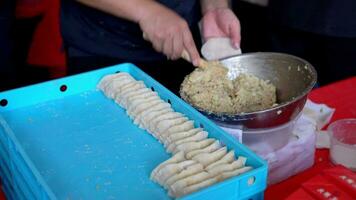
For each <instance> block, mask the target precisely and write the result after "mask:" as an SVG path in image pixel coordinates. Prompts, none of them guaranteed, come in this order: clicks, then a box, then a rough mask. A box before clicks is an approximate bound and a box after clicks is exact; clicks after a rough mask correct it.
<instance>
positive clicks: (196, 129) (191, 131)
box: [164, 128, 203, 146]
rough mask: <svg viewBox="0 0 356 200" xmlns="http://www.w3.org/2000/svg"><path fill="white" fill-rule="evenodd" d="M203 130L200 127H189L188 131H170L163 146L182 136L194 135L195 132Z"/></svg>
mask: <svg viewBox="0 0 356 200" xmlns="http://www.w3.org/2000/svg"><path fill="white" fill-rule="evenodd" d="M200 131H203V129H202V128H194V129H191V130H189V131H182V132H178V133H172V134H170V135H168V137H167V139H166V141H165V143H164V144H165V146H168V145H169V144H171V143H172V142H175V141H178V140H181V139H183V138H186V137H190V136H192V135H195V134H196V133H197V132H200Z"/></svg>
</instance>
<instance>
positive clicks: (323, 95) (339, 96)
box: [0, 77, 356, 200]
mask: <svg viewBox="0 0 356 200" xmlns="http://www.w3.org/2000/svg"><path fill="white" fill-rule="evenodd" d="M310 99H311V100H313V101H314V102H316V103H325V104H327V105H328V106H330V107H333V108H336V112H335V114H334V116H333V118H332V121H335V120H337V119H343V118H356V77H353V78H350V79H347V80H344V81H340V82H337V83H333V84H331V85H328V86H325V87H322V88H319V89H316V90H314V91H312V93H311V94H310ZM328 156H329V151H328V150H317V151H316V155H315V164H314V166H313V167H312V168H310V169H308V170H306V171H304V172H302V173H300V174H298V175H296V176H293V177H291V178H289V179H287V180H286V181H283V182H281V183H279V184H275V185H273V186H270V187H268V188H267V190H266V193H265V198H266V199H267V200H268V199H271V200H279V199H284V198H286V197H287V196H288V195H290V194H291V193H292V192H294V191H295V190H296V189H298V188H299V187H300V184H301V183H303V182H304V181H306V180H308V179H309V178H311V177H313V176H314V175H315V174H318V173H319V172H320V171H321V170H323V169H326V168H329V167H331V166H332V164H331V163H330V161H329V157H328ZM3 199H5V197H4V195H3V194H2V193H1V191H0V200H3Z"/></svg>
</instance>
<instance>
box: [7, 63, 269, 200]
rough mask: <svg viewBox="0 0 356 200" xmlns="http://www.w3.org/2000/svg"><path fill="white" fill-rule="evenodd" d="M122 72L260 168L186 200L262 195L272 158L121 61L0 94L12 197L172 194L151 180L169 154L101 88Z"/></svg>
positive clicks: (154, 196) (159, 196) (160, 196)
mask: <svg viewBox="0 0 356 200" xmlns="http://www.w3.org/2000/svg"><path fill="white" fill-rule="evenodd" d="M117 71H123V72H128V73H130V74H131V75H132V76H133V77H134V78H136V79H137V80H142V81H144V82H145V84H146V85H147V86H148V87H152V88H154V90H155V91H157V92H158V94H159V95H160V96H161V98H162V99H164V100H166V101H168V100H170V102H171V104H172V107H173V108H174V109H175V110H176V111H178V112H181V113H184V114H185V115H187V116H188V117H189V118H190V119H193V120H194V121H195V123H196V124H195V125H196V126H197V127H199V126H201V127H204V129H205V130H207V131H208V132H209V137H213V138H216V139H219V140H220V141H221V142H222V143H223V144H225V145H226V146H227V147H228V148H229V149H234V150H235V153H236V154H237V155H242V156H245V157H247V158H248V160H247V165H250V166H253V167H254V169H253V170H251V171H249V172H247V173H245V174H242V175H240V176H237V177H233V178H231V179H228V180H225V181H223V182H221V183H218V184H215V185H213V186H210V187H208V188H205V189H203V190H200V191H198V192H195V193H192V194H190V195H187V196H185V197H182V198H181V199H187V200H188V199H189V200H191V199H221V200H222V199H262V198H263V191H264V190H265V188H266V178H267V164H266V163H265V162H264V161H263V160H262V159H260V158H259V157H257V156H256V155H255V154H254V153H253V152H251V151H250V150H249V149H247V148H246V147H245V146H243V145H242V144H240V143H238V142H237V141H236V140H235V139H233V138H232V137H231V136H230V135H228V134H227V133H225V132H224V131H223V130H221V129H220V128H219V127H217V126H216V125H215V124H214V123H212V122H211V121H210V120H208V119H207V118H205V117H204V116H203V115H202V114H200V113H199V112H197V111H196V110H195V109H193V108H192V107H191V106H190V105H188V104H186V103H185V102H184V101H182V100H181V99H180V98H178V97H177V96H175V95H174V94H173V93H171V92H170V91H169V90H167V89H166V88H164V87H163V86H162V85H161V84H159V83H158V82H156V81H155V80H153V79H152V78H151V77H149V76H148V75H147V74H145V73H144V72H142V71H141V70H140V69H138V68H137V67H135V66H134V65H132V64H121V65H116V66H113V67H108V68H104V69H100V70H96V71H92V72H88V73H83V74H79V75H75V76H71V77H67V78H62V79H58V80H54V81H49V82H45V83H41V84H37V85H32V86H28V87H24V88H19V89H15V90H11V91H6V92H3V93H0V101H1V100H3V101H2V102H3V103H4V102H5V100H6V101H7V105H6V106H2V107H1V106H0V125H1V126H0V156H1V159H2V160H3V161H2V163H1V164H2V165H3V166H1V168H0V169H1V173H0V175H1V178H2V179H3V180H6V181H4V186H3V187H4V189H5V193H6V195H7V197H8V198H9V199H22V198H26V199H130V200H133V199H170V197H169V196H167V193H166V191H165V190H164V189H163V188H162V187H160V186H159V185H158V184H156V183H154V182H152V181H151V180H150V179H149V175H150V173H151V171H152V170H153V169H154V168H155V167H156V166H157V165H158V164H159V163H161V162H162V161H164V160H166V159H168V158H169V157H170V155H169V154H167V153H166V152H165V150H164V148H163V146H162V145H161V144H160V143H159V142H158V141H156V140H155V139H154V138H153V137H152V136H151V135H150V134H148V133H147V132H146V131H144V130H142V129H139V128H138V127H137V126H135V125H134V124H133V123H132V121H131V120H130V118H129V117H128V116H127V115H126V113H125V110H124V109H122V108H121V107H119V106H118V105H117V104H115V102H113V101H112V100H110V99H108V98H106V97H105V96H104V95H103V94H102V93H101V92H100V91H99V90H97V88H96V85H97V84H98V82H99V80H100V79H101V78H102V77H103V76H105V75H107V74H112V73H115V72H117ZM61 88H62V90H64V89H65V91H61ZM3 105H4V104H3ZM251 179H254V182H253V183H252V184H249V182H248V180H251Z"/></svg>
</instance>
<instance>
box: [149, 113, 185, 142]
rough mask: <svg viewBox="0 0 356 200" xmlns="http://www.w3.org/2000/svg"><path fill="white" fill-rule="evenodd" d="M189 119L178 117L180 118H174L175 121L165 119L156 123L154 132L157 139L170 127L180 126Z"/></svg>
mask: <svg viewBox="0 0 356 200" xmlns="http://www.w3.org/2000/svg"><path fill="white" fill-rule="evenodd" d="M188 120H189V119H188V118H187V117H180V118H175V119H166V120H162V121H160V122H158V123H157V125H156V127H155V129H154V131H155V132H156V134H157V136H158V138H160V135H161V134H163V133H164V132H165V131H166V130H167V129H169V128H170V127H172V126H175V125H178V124H182V123H184V122H186V121H188Z"/></svg>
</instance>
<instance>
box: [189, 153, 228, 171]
mask: <svg viewBox="0 0 356 200" xmlns="http://www.w3.org/2000/svg"><path fill="white" fill-rule="evenodd" d="M186 157H187V158H188V159H190V158H189V157H190V156H189V155H188V154H187V155H186ZM234 159H235V152H234V151H233V150H231V151H229V153H227V154H226V155H225V156H224V157H222V158H221V159H220V160H218V161H216V162H213V163H211V164H210V165H208V166H207V167H206V168H205V169H207V170H209V169H211V168H213V167H215V166H216V165H219V164H225V163H231V162H232V161H234Z"/></svg>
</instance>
